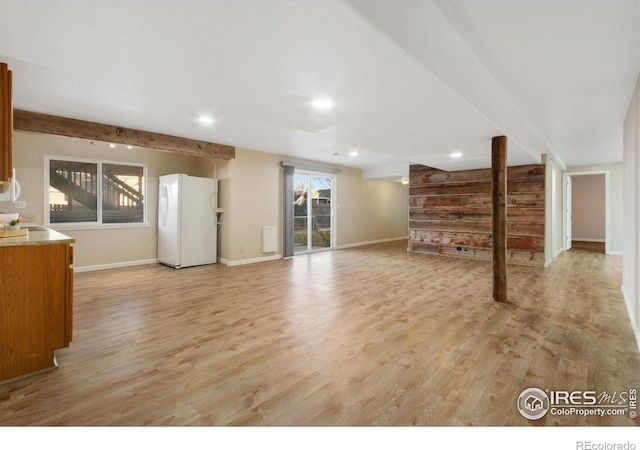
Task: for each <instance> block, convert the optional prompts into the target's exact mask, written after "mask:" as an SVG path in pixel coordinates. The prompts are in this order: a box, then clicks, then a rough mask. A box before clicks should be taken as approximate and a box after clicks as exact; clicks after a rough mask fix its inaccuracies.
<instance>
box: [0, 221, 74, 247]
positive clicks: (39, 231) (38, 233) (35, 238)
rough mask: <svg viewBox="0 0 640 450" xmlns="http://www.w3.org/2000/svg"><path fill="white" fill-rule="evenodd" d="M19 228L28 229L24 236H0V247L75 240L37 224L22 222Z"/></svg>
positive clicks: (60, 242) (72, 241)
mask: <svg viewBox="0 0 640 450" xmlns="http://www.w3.org/2000/svg"><path fill="white" fill-rule="evenodd" d="M20 228H27V229H28V230H29V234H28V235H26V236H13V237H3V238H0V247H11V246H18V245H48V244H73V243H74V242H75V241H76V240H75V239H74V238H72V237H69V236H67V235H65V234H62V233H59V232H57V231H54V230H51V229H49V228H45V227H42V226H40V225H37V224H23V225H21V226H20Z"/></svg>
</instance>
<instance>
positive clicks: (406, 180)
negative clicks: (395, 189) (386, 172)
mask: <svg viewBox="0 0 640 450" xmlns="http://www.w3.org/2000/svg"><path fill="white" fill-rule="evenodd" d="M400 182H401V183H402V184H404V185H407V184H409V179H408V178H407V177H404V178H403V179H402V180H400Z"/></svg>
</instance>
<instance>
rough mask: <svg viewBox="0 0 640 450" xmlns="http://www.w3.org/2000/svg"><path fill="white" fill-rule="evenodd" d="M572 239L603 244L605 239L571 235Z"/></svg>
mask: <svg viewBox="0 0 640 450" xmlns="http://www.w3.org/2000/svg"><path fill="white" fill-rule="evenodd" d="M571 240H572V241H580V242H599V243H601V244H604V243H605V242H606V241H605V240H604V239H588V238H579V237H571Z"/></svg>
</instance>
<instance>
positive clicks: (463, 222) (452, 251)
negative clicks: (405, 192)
mask: <svg viewBox="0 0 640 450" xmlns="http://www.w3.org/2000/svg"><path fill="white" fill-rule="evenodd" d="M544 203H545V167H544V165H529V166H516V167H509V168H507V260H508V262H509V263H510V264H520V265H530V266H544V217H545V206H544ZM491 205H492V202H491V169H478V170H464V171H455V172H446V171H443V170H438V169H434V168H432V167H427V166H421V165H412V166H411V168H410V171H409V251H414V252H425V253H433V254H438V255H448V256H459V257H466V258H478V259H482V260H487V261H490V260H491V230H492V221H491Z"/></svg>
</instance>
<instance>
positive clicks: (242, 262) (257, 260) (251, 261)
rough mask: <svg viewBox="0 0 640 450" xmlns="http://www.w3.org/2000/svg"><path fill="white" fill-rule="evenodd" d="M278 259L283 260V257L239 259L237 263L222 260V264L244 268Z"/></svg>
mask: <svg viewBox="0 0 640 450" xmlns="http://www.w3.org/2000/svg"><path fill="white" fill-rule="evenodd" d="M277 259H282V255H270V256H260V257H259V258H250V259H239V260H237V261H229V260H227V259H222V258H220V260H219V261H220V262H221V263H223V264H226V265H227V266H229V267H233V266H243V265H245V264H255V263H261V262H266V261H275V260H277Z"/></svg>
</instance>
